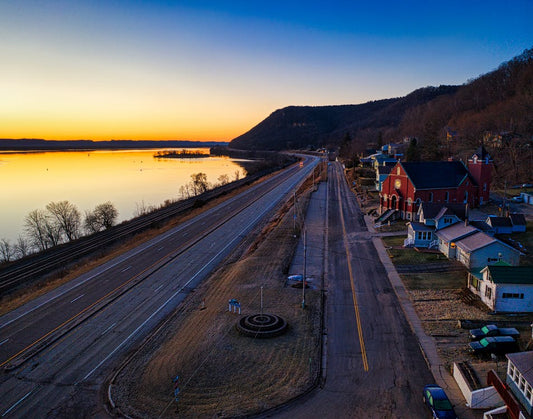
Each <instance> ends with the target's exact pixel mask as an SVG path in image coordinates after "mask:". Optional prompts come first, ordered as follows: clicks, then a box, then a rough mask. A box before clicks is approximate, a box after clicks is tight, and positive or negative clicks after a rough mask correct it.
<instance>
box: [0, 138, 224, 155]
mask: <svg viewBox="0 0 533 419" xmlns="http://www.w3.org/2000/svg"><path fill="white" fill-rule="evenodd" d="M227 145H228V143H227V142H222V141H221V142H217V141H205V142H202V141H174V140H165V141H151V140H139V141H135V140H111V141H92V140H42V139H19V140H15V139H0V152H2V151H91V150H132V149H150V148H209V147H214V146H222V147H226V146H227Z"/></svg>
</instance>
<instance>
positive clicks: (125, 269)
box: [120, 265, 131, 272]
mask: <svg viewBox="0 0 533 419" xmlns="http://www.w3.org/2000/svg"><path fill="white" fill-rule="evenodd" d="M128 269H131V265H130V266H128V267H127V268H124V269H122V270H121V271H120V272H126V271H127V270H128Z"/></svg>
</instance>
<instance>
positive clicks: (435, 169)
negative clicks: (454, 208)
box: [400, 161, 475, 189]
mask: <svg viewBox="0 0 533 419" xmlns="http://www.w3.org/2000/svg"><path fill="white" fill-rule="evenodd" d="M400 164H401V165H402V167H403V168H404V170H405V172H406V173H407V176H409V179H411V182H412V183H413V185H414V187H415V188H416V189H445V188H456V187H458V186H459V185H460V184H461V183H462V182H463V180H464V179H465V178H466V177H469V178H470V181H471V182H472V183H474V184H475V181H474V179H473V178H472V177H471V176H470V173H469V172H468V169H467V168H466V166H465V165H464V164H463V163H462V162H460V161H433V162H406V163H403V162H402V163H400Z"/></svg>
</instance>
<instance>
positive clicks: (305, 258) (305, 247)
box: [302, 227, 307, 308]
mask: <svg viewBox="0 0 533 419" xmlns="http://www.w3.org/2000/svg"><path fill="white" fill-rule="evenodd" d="M306 265H307V233H306V230H305V227H304V274H303V276H302V308H305V276H306V275H307V272H306Z"/></svg>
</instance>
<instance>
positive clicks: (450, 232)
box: [436, 223, 479, 242]
mask: <svg viewBox="0 0 533 419" xmlns="http://www.w3.org/2000/svg"><path fill="white" fill-rule="evenodd" d="M478 231H479V230H478V229H477V228H475V227H472V226H471V225H466V226H465V225H464V224H463V223H457V224H453V225H451V226H449V227H445V228H443V229H441V230H439V231H437V233H436V234H437V237H438V238H439V239H442V240H444V241H448V242H450V241H454V240H459V239H461V238H463V237H467V236H469V235H471V234H474V233H476V232H478Z"/></svg>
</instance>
